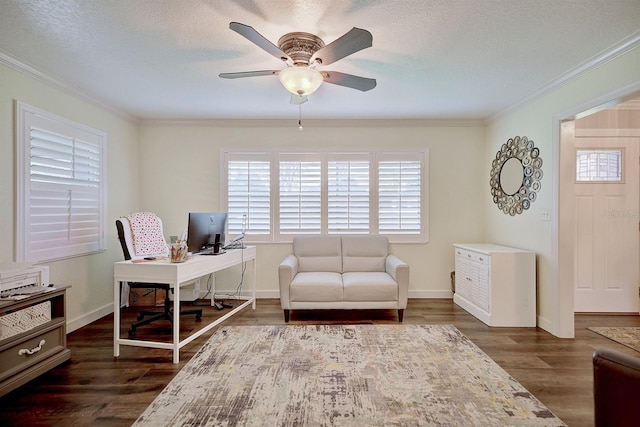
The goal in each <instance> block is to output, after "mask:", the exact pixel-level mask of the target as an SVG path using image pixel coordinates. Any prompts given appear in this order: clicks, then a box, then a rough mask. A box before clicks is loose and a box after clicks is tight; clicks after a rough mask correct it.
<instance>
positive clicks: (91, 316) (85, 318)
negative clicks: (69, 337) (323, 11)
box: [67, 303, 113, 333]
mask: <svg viewBox="0 0 640 427" xmlns="http://www.w3.org/2000/svg"><path fill="white" fill-rule="evenodd" d="M112 313H113V303H109V304H107V305H104V306H102V307H100V308H98V309H96V310H93V311H90V312H89V313H86V314H83V315H82V316H79V317H76V318H75V319H71V320H67V333H71V332H73V331H75V330H76V329H80V328H82V327H83V326H87V325H88V324H89V323H92V322H95V321H96V320H98V319H101V318H103V317H104V316H108V315H109V314H112Z"/></svg>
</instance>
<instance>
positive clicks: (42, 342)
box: [18, 340, 45, 356]
mask: <svg viewBox="0 0 640 427" xmlns="http://www.w3.org/2000/svg"><path fill="white" fill-rule="evenodd" d="M44 343H45V341H44V340H40V343H39V344H38V345H37V346H36V347H34V348H32V349H31V350H29V349H27V348H21V349H20V351H18V356H24V355H25V354H27V355H32V354H34V353H37V352H39V351H40V350H42V346H43V345H44Z"/></svg>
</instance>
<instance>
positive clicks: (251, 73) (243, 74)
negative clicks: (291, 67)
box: [219, 70, 280, 79]
mask: <svg viewBox="0 0 640 427" xmlns="http://www.w3.org/2000/svg"><path fill="white" fill-rule="evenodd" d="M279 72H280V71H279V70H262V71H243V72H240V73H220V74H219V77H222V78H223V79H241V78H243V77H258V76H275V75H277V74H278V73H279Z"/></svg>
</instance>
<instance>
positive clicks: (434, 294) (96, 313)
mask: <svg viewBox="0 0 640 427" xmlns="http://www.w3.org/2000/svg"><path fill="white" fill-rule="evenodd" d="M220 293H221V294H223V293H224V292H223V291H220ZM200 295H201V296H204V295H206V291H203V290H202V289H201V290H200ZM242 295H243V296H249V295H251V292H242ZM256 298H257V299H278V298H280V291H277V290H270V291H269V290H266V291H256ZM409 298H416V299H421V298H423V299H424V298H439V299H451V298H453V293H452V292H451V291H430V290H426V291H409ZM112 313H113V303H109V304H107V305H104V306H102V307H100V308H98V309H96V310H93V311H90V312H89V313H86V314H83V315H82V316H79V317H76V318H75V319H71V320H67V333H71V332H73V331H75V330H77V329H80V328H82V327H83V326H87V325H88V324H90V323H92V322H95V321H96V320H98V319H101V318H103V317H104V316H108V315H109V314H112ZM541 322H542V319H540V318H538V325H540V327H541V328H542V329H546V330H548V329H547V327H549V326H548V325H547V327H543V326H541Z"/></svg>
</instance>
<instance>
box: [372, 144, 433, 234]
mask: <svg viewBox="0 0 640 427" xmlns="http://www.w3.org/2000/svg"><path fill="white" fill-rule="evenodd" d="M381 157H385V158H388V157H392V156H391V155H388V156H381ZM421 183H422V162H421V161H420V160H384V161H379V162H378V221H379V223H378V228H379V231H380V234H420V232H421V218H422V209H421V200H422V197H421V194H422V185H421Z"/></svg>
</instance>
